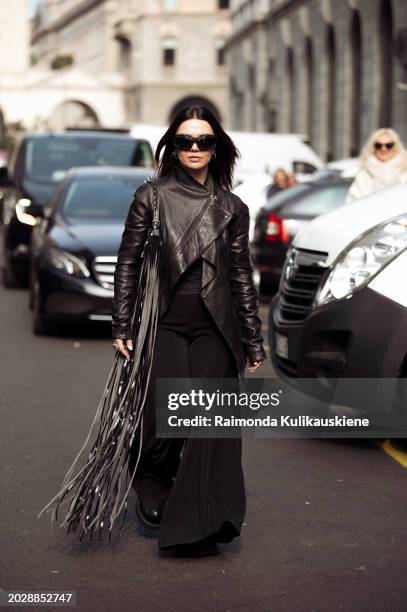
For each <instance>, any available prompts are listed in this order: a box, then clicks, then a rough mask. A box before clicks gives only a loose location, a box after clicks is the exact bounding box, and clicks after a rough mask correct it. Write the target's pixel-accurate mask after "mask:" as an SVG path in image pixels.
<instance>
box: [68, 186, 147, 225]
mask: <svg viewBox="0 0 407 612" xmlns="http://www.w3.org/2000/svg"><path fill="white" fill-rule="evenodd" d="M145 178H146V177H144V176H139V177H135V176H131V177H130V176H106V177H104V176H98V177H91V178H80V179H76V180H75V179H74V180H72V182H71V183H70V185H69V187H68V189H67V191H66V194H65V197H63V200H62V202H60V203H59V206H58V208H59V212H60V213H61V214H62V215H63V216H64V217H65V218H66V219H67V220H71V221H75V222H80V221H89V220H92V221H111V220H117V221H123V220H124V219H125V218H126V215H127V213H128V211H129V208H130V204H131V202H132V199H133V191H134V190H135V189H137V187H140V185H142V184H143V183H144V179H145Z"/></svg>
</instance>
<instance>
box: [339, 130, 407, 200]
mask: <svg viewBox="0 0 407 612" xmlns="http://www.w3.org/2000/svg"><path fill="white" fill-rule="evenodd" d="M360 162H361V167H360V170H359V172H358V173H357V175H356V177H355V179H354V181H353V183H352V184H351V186H350V188H349V191H348V195H347V197H346V202H352V201H353V200H356V199H358V198H362V197H363V196H366V195H368V194H369V193H372V192H374V191H377V190H378V189H383V188H384V187H387V186H388V185H394V184H395V183H405V182H407V151H406V149H405V148H404V146H403V144H402V142H401V140H400V136H399V135H398V134H397V132H395V131H394V130H393V129H391V128H381V129H379V130H377V131H376V132H374V133H373V134H372V135H371V136H370V138H369V139H368V141H367V143H366V144H365V146H364V147H363V149H362V151H361V154H360Z"/></svg>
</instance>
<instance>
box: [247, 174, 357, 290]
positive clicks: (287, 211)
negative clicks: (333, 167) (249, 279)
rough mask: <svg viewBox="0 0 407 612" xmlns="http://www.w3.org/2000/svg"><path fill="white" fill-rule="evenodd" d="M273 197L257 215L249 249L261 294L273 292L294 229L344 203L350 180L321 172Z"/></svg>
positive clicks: (298, 228)
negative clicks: (311, 178) (316, 176)
mask: <svg viewBox="0 0 407 612" xmlns="http://www.w3.org/2000/svg"><path fill="white" fill-rule="evenodd" d="M322 173H323V171H321V176H320V180H311V181H309V182H307V183H301V184H299V185H297V186H296V187H292V188H291V189H286V190H284V191H281V192H280V193H278V194H276V195H274V196H272V197H271V198H270V199H269V200H268V202H267V204H266V205H265V206H264V207H262V208H261V209H260V211H259V212H258V214H257V216H256V220H255V225H254V232H253V239H252V242H251V252H252V257H253V264H254V268H255V279H256V284H257V286H258V289H259V291H260V293H262V292H266V293H268V292H272V293H273V292H274V293H275V292H276V290H277V288H278V284H279V281H280V276H281V270H282V268H283V264H284V260H285V256H286V253H287V250H288V248H289V246H290V243H291V241H292V239H293V238H294V236H295V235H296V234H297V232H298V231H299V230H300V229H302V228H304V227H305V226H306V225H307V224H308V223H310V222H311V221H312V220H313V219H314V218H315V217H318V216H320V215H324V214H326V213H329V212H331V211H332V210H335V209H336V208H338V207H340V206H342V205H343V204H344V203H345V198H346V194H347V191H348V189H349V185H350V180H348V179H342V178H341V177H340V176H336V175H333V176H331V175H330V173H328V175H327V176H325V175H324V174H322Z"/></svg>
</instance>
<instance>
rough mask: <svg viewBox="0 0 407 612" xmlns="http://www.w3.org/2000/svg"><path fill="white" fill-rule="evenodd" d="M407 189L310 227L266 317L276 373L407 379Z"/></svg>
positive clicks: (295, 245) (325, 381) (321, 379)
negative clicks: (267, 317)
mask: <svg viewBox="0 0 407 612" xmlns="http://www.w3.org/2000/svg"><path fill="white" fill-rule="evenodd" d="M406 269H407V185H394V186H391V187H387V188H386V189H382V190H380V191H377V192H375V193H373V194H371V195H369V196H366V197H364V198H361V199H359V200H357V201H355V202H352V203H351V204H347V205H346V206H343V207H341V208H339V209H337V210H335V211H333V212H331V213H329V214H327V215H324V216H323V217H319V218H318V219H315V220H314V221H312V222H311V223H310V224H309V225H308V226H307V227H306V228H305V229H304V230H303V231H302V232H301V233H300V234H297V236H296V237H295V238H294V240H293V242H292V245H291V247H290V249H289V251H288V253H287V257H286V260H285V265H284V270H283V274H282V277H281V282H280V287H279V291H278V294H277V295H276V296H274V297H273V299H272V300H271V304H270V311H269V332H268V333H269V342H270V352H271V358H272V363H273V365H274V368H275V369H276V371H277V373H278V374H279V375H280V376H282V377H283V378H284V379H286V380H287V381H291V382H292V383H293V384H295V381H296V380H297V379H301V378H316V379H317V381H318V384H319V385H320V387H321V389H322V387H327V386H328V387H329V384H330V382H329V381H330V380H332V379H337V378H369V379H370V378H371V379H379V378H394V379H396V378H405V377H407V275H406Z"/></svg>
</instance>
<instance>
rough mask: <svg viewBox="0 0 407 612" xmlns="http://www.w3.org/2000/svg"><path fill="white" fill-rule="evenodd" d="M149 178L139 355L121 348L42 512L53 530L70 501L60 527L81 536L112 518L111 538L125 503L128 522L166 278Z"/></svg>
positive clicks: (136, 324) (135, 332)
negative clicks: (133, 453) (133, 455)
mask: <svg viewBox="0 0 407 612" xmlns="http://www.w3.org/2000/svg"><path fill="white" fill-rule="evenodd" d="M145 182H150V183H151V184H152V185H153V188H154V214H153V221H152V226H151V227H150V229H149V231H148V235H147V239H146V242H145V245H144V249H143V252H142V255H141V257H142V264H141V268H140V278H139V283H138V291H137V295H136V299H135V305H134V310H133V314H132V320H131V337H132V340H133V356H132V357H131V359H130V360H129V361H128V360H127V359H126V358H125V357H124V356H123V355H122V354H121V353H120V352H119V351H117V352H116V354H115V360H114V363H113V365H112V368H111V370H110V373H109V375H108V379H107V382H106V385H105V389H104V391H103V395H102V398H101V400H100V402H99V406H98V408H97V411H96V414H95V416H94V419H93V422H92V425H91V428H90V431H89V433H88V436H87V438H86V440H85V442H84V444H83V446H82V448H81V450H80V451H79V453H78V454H77V456H76V458H75V459H74V462H73V463H72V465H71V467H70V468H69V470H68V472H67V473H66V475H65V477H64V480H63V483H62V486H61V488H60V490H59V491H58V493H57V494H56V495H55V496H54V497H53V498H52V499H51V500H50V501H49V502H48V503H47V505H46V506H45V507H44V508H43V509H42V510H41V511H40V513H39V514H38V516H37V518H39V517H40V516H41V515H42V514H43V513H44V512H46V511H50V510H52V511H53V512H52V516H51V531H52V525H53V523H54V522H55V521H58V509H59V506H60V505H61V504H62V503H68V502H70V506H69V509H68V512H67V514H66V516H65V518H64V520H63V522H62V523H61V524H60V527H64V526H66V525H67V526H68V531H67V533H69V531H70V530H71V529H72V531H76V530H77V529H78V528H81V535H80V539H81V540H82V538H83V536H84V534H85V533H88V532H89V531H90V539H92V535H93V531H94V529H96V528H97V527H99V540H100V535H101V531H102V528H103V526H104V525H105V523H106V521H108V528H109V540H111V536H112V528H113V525H114V524H115V520H116V518H117V517H118V516H119V514H120V512H121V510H122V509H123V507H124V509H125V512H124V517H123V522H122V524H121V526H120V528H121V527H122V526H123V524H124V522H125V519H126V516H127V496H128V494H129V492H130V488H131V482H132V479H133V476H134V474H135V472H136V469H137V466H138V463H139V459H140V454H141V448H142V432H143V408H144V404H145V400H146V395H147V388H148V383H149V380H150V372H151V365H152V358H153V351H154V342H155V337H156V330H157V322H158V316H159V289H160V284H161V279H160V270H161V265H160V259H161V235H160V229H159V228H160V221H159V202H158V188H157V185H156V183H155V182H154V180H152V178H151V177H150V178H148V179H146V181H145ZM96 430H97V435H96V439H95V441H94V443H93V446H92V448H91V450H90V452H88V454H87V461H86V463H85V465H83V466H82V467H81V469H80V470H79V471H78V472H77V474H76V475H74V470H75V467H76V465H77V464H78V462H79V460H80V457H81V455H82V454H83V453H86V447H87V445H88V443H89V440H90V438H91V436H92V434H94V432H95V431H96ZM137 430H138V432H139V435H138V444H139V448H138V456H137V461H136V464H135V467H134V470H133V472H132V474H131V477H130V476H129V470H128V461H129V456H130V447H131V445H132V442H133V438H134V436H135V434H136V431H137Z"/></svg>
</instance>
